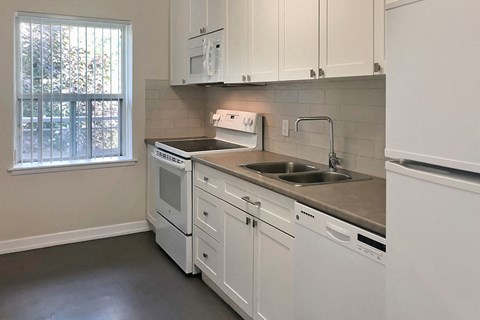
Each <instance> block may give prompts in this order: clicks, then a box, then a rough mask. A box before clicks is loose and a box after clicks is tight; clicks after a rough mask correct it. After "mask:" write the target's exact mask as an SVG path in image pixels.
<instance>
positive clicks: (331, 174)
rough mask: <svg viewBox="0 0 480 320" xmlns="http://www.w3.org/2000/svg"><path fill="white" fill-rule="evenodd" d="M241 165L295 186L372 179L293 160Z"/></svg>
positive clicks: (358, 174) (350, 172)
mask: <svg viewBox="0 0 480 320" xmlns="http://www.w3.org/2000/svg"><path fill="white" fill-rule="evenodd" d="M241 167H243V168H246V169H249V170H252V171H255V172H257V173H259V174H262V175H264V176H266V177H269V178H271V179H276V180H279V181H282V182H285V183H288V184H291V185H294V186H296V187H303V186H311V185H317V184H329V183H339V182H350V181H352V182H353V181H360V180H369V179H372V177H370V176H367V175H364V174H361V173H357V172H353V171H348V170H345V169H338V171H328V166H324V165H318V167H315V166H312V165H308V164H305V163H301V162H294V161H284V162H257V163H249V164H244V165H241Z"/></svg>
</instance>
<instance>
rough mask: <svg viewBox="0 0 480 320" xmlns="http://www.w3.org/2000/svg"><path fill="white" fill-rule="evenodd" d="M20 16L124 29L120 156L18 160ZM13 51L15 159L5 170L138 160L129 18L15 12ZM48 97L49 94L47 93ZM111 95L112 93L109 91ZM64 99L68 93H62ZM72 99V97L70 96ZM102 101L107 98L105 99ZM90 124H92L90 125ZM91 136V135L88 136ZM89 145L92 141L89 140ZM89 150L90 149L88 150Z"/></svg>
mask: <svg viewBox="0 0 480 320" xmlns="http://www.w3.org/2000/svg"><path fill="white" fill-rule="evenodd" d="M20 18H31V19H34V20H35V19H39V20H40V19H42V18H45V19H61V20H70V21H72V22H75V21H79V22H81V23H99V24H113V25H117V26H118V25H121V26H122V30H123V39H122V62H121V69H122V70H121V72H122V74H121V79H122V80H123V81H122V94H120V95H118V96H119V98H118V103H119V110H118V111H119V115H118V117H119V124H118V126H119V132H120V133H121V137H120V138H119V140H120V145H119V149H120V150H121V155H120V156H115V157H106V158H89V159H77V160H62V161H48V162H28V163H27V162H23V163H22V162H19V159H21V157H20V154H21V153H22V150H21V148H20V147H21V141H20V139H21V137H22V132H21V130H22V110H21V106H20V103H19V101H21V99H22V98H21V97H20V93H19V90H18V87H19V85H20V78H21V66H20V63H19V61H20V54H21V51H20V48H19V46H20V32H19V30H20ZM14 41H15V54H14V65H15V72H14V83H15V94H14V97H15V103H14V108H15V110H14V111H15V112H14V114H15V122H14V124H15V125H14V143H13V145H14V152H13V154H14V159H13V163H14V165H13V167H12V168H10V169H9V170H8V171H9V172H10V173H11V174H12V175H18V174H31V173H45V172H58V171H73V170H84V169H91V168H105V167H117V166H131V165H134V164H135V163H136V162H137V159H134V158H133V147H132V143H133V140H132V131H133V130H132V127H133V119H132V118H133V116H132V81H133V73H132V69H133V63H132V57H133V56H132V47H133V45H132V24H131V22H130V21H125V20H112V19H98V18H86V17H73V16H59V15H50V14H40V13H30V12H16V13H15V37H14ZM48 95H49V96H51V94H48ZM109 95H110V96H111V95H113V94H109ZM28 96H29V97H28V99H32V98H33V96H34V94H28ZM63 96H64V97H63V98H64V99H63V100H65V97H66V96H68V94H63ZM75 96H77V99H75V100H76V101H88V103H89V104H91V103H92V102H93V101H95V100H99V99H100V100H102V99H101V98H102V95H101V94H95V95H92V94H81V95H80V97H81V99H78V97H79V96H78V95H77V94H75ZM72 99H73V97H72ZM104 101H108V99H107V100H104ZM32 102H33V100H32ZM90 126H91V124H90ZM90 139H91V136H90ZM90 144H91V142H90ZM90 152H91V150H90Z"/></svg>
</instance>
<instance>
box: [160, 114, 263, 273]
mask: <svg viewBox="0 0 480 320" xmlns="http://www.w3.org/2000/svg"><path fill="white" fill-rule="evenodd" d="M211 121H212V123H213V126H215V127H216V136H215V138H208V137H201V138H189V139H181V140H168V141H158V142H156V143H155V147H156V148H155V150H154V151H153V152H152V154H151V157H152V163H153V164H154V165H153V174H154V175H155V177H154V181H155V183H154V185H155V194H156V196H155V200H156V211H157V213H158V215H157V219H156V221H157V223H156V224H157V225H156V226H155V228H156V241H157V243H158V244H159V245H160V247H161V248H162V249H163V250H164V251H165V252H167V254H168V255H169V256H170V257H171V258H172V259H173V260H174V261H175V262H176V263H177V264H178V265H179V266H180V267H181V268H182V269H183V271H184V272H185V273H192V272H194V270H193V253H192V251H193V239H192V231H193V194H192V193H193V172H192V160H191V157H192V156H193V155H198V154H206V153H220V152H238V151H249V150H262V149H263V121H262V117H261V115H259V114H257V113H254V112H246V111H235V110H217V112H216V113H215V114H214V115H213V117H212V119H211Z"/></svg>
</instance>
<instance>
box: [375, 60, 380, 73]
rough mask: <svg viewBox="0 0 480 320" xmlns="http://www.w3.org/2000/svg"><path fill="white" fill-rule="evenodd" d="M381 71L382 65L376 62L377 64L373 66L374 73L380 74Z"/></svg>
mask: <svg viewBox="0 0 480 320" xmlns="http://www.w3.org/2000/svg"><path fill="white" fill-rule="evenodd" d="M380 71H382V66H381V65H380V63H378V62H375V63H374V64H373V72H374V73H378V72H380Z"/></svg>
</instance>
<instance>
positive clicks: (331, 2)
mask: <svg viewBox="0 0 480 320" xmlns="http://www.w3.org/2000/svg"><path fill="white" fill-rule="evenodd" d="M374 2H375V0H320V67H321V68H322V69H323V71H324V72H325V77H344V76H361V75H372V74H373V63H374V61H373V38H374V36H373V19H374Z"/></svg>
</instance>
